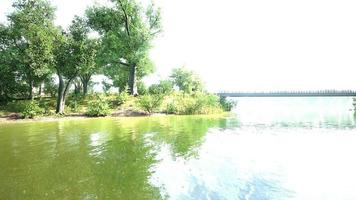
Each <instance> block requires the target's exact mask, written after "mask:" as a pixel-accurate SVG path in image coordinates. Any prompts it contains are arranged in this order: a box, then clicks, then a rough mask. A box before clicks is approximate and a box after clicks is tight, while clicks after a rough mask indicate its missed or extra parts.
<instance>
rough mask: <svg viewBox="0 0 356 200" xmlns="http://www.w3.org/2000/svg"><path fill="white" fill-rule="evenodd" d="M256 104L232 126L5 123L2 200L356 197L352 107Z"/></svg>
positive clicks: (171, 121) (197, 122) (227, 122)
mask: <svg viewBox="0 0 356 200" xmlns="http://www.w3.org/2000/svg"><path fill="white" fill-rule="evenodd" d="M256 101H257V100H255V99H244V100H239V106H240V107H239V106H238V107H237V108H236V109H237V110H236V111H235V112H236V116H235V115H234V116H230V117H222V116H167V117H165V116H163V117H151V118H104V119H88V120H76V121H58V122H29V123H27V122H26V123H9V124H0V199H1V200H2V199H6V200H7V199H21V200H22V199H24V200H26V199H35V200H40V199H123V200H130V199H133V200H140V199H149V200H151V199H153V200H156V199H179V200H185V199H214V200H215V199H217V200H219V199H252V200H254V199H257V200H259V199H262V200H263V199H355V198H356V192H355V190H354V186H355V185H356V172H355V169H356V159H355V156H354V152H356V145H355V144H356V126H355V119H354V116H353V113H352V112H351V111H349V106H350V99H333V100H331V103H330V100H318V101H316V103H315V102H314V103H312V104H311V103H310V102H309V103H305V102H304V103H303V102H302V103H301V102H299V101H300V100H292V101H295V102H292V103H291V102H290V101H285V100H280V101H277V102H278V103H277V104H276V105H274V106H275V109H274V110H273V109H272V108H271V106H272V107H273V105H272V103H271V99H267V100H263V99H260V100H259V101H258V102H256ZM308 101H309V100H308ZM313 101H314V100H313ZM283 102H288V103H285V104H286V105H284V106H283V104H284V103H283ZM253 105H255V106H253ZM257 105H258V106H257ZM330 105H332V106H330ZM256 106H257V107H256ZM256 108H257V109H256ZM301 108H304V109H301ZM288 110H289V112H288Z"/></svg>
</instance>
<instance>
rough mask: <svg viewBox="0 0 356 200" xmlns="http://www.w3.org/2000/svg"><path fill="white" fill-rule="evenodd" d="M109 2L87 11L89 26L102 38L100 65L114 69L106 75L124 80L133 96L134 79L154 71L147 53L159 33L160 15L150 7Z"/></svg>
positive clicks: (117, 0)
mask: <svg viewBox="0 0 356 200" xmlns="http://www.w3.org/2000/svg"><path fill="white" fill-rule="evenodd" d="M111 2H112V6H94V7H92V8H89V9H88V10H87V12H86V13H87V17H88V19H89V25H90V26H91V27H92V28H93V29H94V30H96V31H98V32H99V34H100V35H101V36H102V44H103V46H102V49H101V54H100V57H101V58H102V59H101V61H102V63H103V64H104V65H105V66H106V67H108V68H116V69H114V70H113V69H110V70H108V71H109V72H111V73H109V76H110V77H111V78H113V77H114V78H117V77H119V78H120V79H125V82H126V83H127V84H126V85H127V86H128V88H129V93H130V94H132V95H136V94H137V86H136V82H137V79H138V78H140V76H141V77H142V76H144V75H146V74H147V73H149V72H152V71H153V68H152V67H153V65H152V64H151V62H150V60H149V58H148V51H149V49H150V47H151V42H152V40H153V39H154V37H155V36H156V35H157V34H158V33H159V32H160V30H161V17H160V12H159V10H158V9H155V8H154V6H153V5H152V4H151V5H150V6H148V7H147V8H143V7H142V6H141V5H140V4H139V3H138V2H137V1H136V0H111ZM114 81H115V80H114ZM120 81H121V82H123V81H122V80H120ZM121 89H122V88H121Z"/></svg>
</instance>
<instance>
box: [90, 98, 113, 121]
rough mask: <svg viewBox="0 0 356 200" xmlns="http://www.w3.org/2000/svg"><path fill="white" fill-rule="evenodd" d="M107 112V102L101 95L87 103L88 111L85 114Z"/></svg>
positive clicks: (99, 114)
mask: <svg viewBox="0 0 356 200" xmlns="http://www.w3.org/2000/svg"><path fill="white" fill-rule="evenodd" d="M109 113H110V109H109V104H108V102H107V101H105V100H104V99H103V98H101V97H98V98H97V99H95V100H92V101H90V102H89V103H88V111H87V113H86V115H87V116H89V117H100V116H107V115H108V114H109Z"/></svg>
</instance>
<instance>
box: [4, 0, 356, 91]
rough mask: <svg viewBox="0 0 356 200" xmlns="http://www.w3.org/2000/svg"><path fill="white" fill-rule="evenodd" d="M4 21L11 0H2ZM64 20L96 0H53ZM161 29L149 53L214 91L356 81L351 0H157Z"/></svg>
mask: <svg viewBox="0 0 356 200" xmlns="http://www.w3.org/2000/svg"><path fill="white" fill-rule="evenodd" d="M0 2H1V3H0V21H4V19H5V14H6V13H8V12H9V11H10V9H11V2H12V1H11V0H0ZM52 2H53V4H54V5H55V6H56V7H57V9H58V10H57V20H56V23H57V24H59V25H62V26H66V25H68V24H69V23H70V21H71V19H72V17H73V16H74V15H75V14H78V15H81V14H83V13H84V10H85V8H86V7H87V5H90V4H93V3H94V2H95V1H94V0H52ZM155 2H156V4H157V5H159V6H160V7H161V8H162V12H163V26H164V33H163V34H162V35H161V37H160V38H159V39H157V40H156V42H155V47H154V48H153V49H152V51H151V57H152V59H153V60H154V62H155V63H156V66H157V73H156V75H154V76H151V78H149V79H148V80H149V81H153V80H156V79H158V78H165V77H167V76H168V74H169V73H170V71H171V69H172V68H176V67H180V66H183V65H185V66H186V67H187V68H190V69H192V70H194V71H196V72H197V73H198V74H200V76H201V77H202V79H203V80H204V82H205V84H206V86H207V87H208V89H209V90H211V91H216V90H279V89H286V90H295V89H356V78H355V77H356V12H355V10H356V2H355V1H354V0H298V1H296V0H294V1H291V0H268V1H266V0H248V1H246V0H244V1H243V0H219V1H217V0H215V1H212V0H156V1H155Z"/></svg>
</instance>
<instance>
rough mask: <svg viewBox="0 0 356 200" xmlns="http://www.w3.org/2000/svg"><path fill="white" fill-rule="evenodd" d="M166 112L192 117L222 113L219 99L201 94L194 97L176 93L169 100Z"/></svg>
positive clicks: (198, 93)
mask: <svg viewBox="0 0 356 200" xmlns="http://www.w3.org/2000/svg"><path fill="white" fill-rule="evenodd" d="M166 112H167V113H168V114H180V115H192V114H212V113H220V112H222V110H221V106H220V104H219V97H217V96H216V95H212V94H205V93H201V92H197V93H193V94H192V95H189V94H184V93H181V92H179V93H175V94H173V95H171V96H170V97H169V98H167V102H166Z"/></svg>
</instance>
